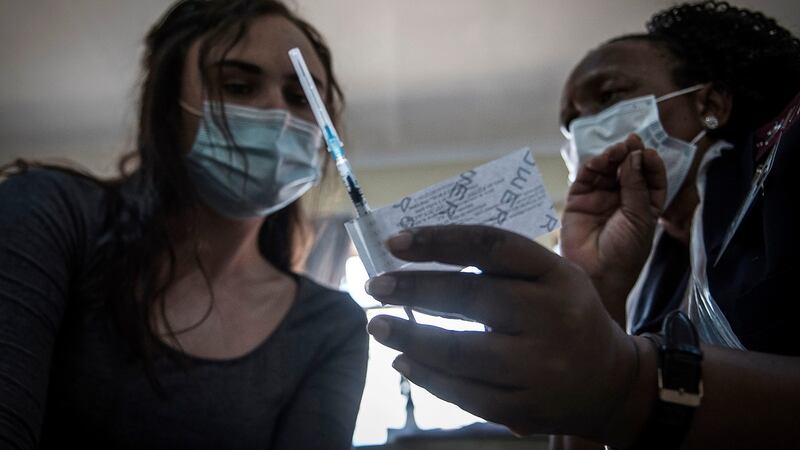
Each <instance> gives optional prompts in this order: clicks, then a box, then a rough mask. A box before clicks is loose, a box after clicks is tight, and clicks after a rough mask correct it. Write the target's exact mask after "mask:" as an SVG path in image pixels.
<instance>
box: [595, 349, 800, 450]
mask: <svg viewBox="0 0 800 450" xmlns="http://www.w3.org/2000/svg"><path fill="white" fill-rule="evenodd" d="M634 339H636V340H638V341H639V342H638V343H637V345H638V347H639V350H640V363H641V366H640V369H641V370H640V377H639V379H638V380H637V382H636V383H635V385H634V386H633V387H632V389H633V390H632V392H631V396H630V399H629V401H627V402H626V403H625V406H624V407H623V408H622V409H621V411H620V414H618V415H617V417H614V418H612V421H611V423H610V424H609V427H608V430H607V432H608V435H607V442H609V443H610V444H614V445H615V446H618V447H620V448H626V447H628V446H630V445H631V444H632V443H633V442H634V441H635V439H636V438H637V436H638V435H639V434H640V433H641V430H643V429H644V424H645V421H644V420H643V419H642V418H643V417H649V415H650V412H651V411H652V407H653V404H654V400H655V397H656V395H657V386H656V383H657V375H656V361H657V355H656V350H655V349H654V348H653V346H652V345H649V344H648V343H646V342H641V341H642V339H643V338H639V337H635V338H634ZM703 352H704V357H703V375H702V378H703V389H704V396H703V399H702V404H701V405H700V406H699V407H698V408H697V410H696V411H695V414H694V418H693V420H692V424H691V427H690V429H689V431H688V434H687V438H686V441H685V443H684V446H683V448H684V449H686V450H690V449H707V448H725V449H752V448H775V449H778V448H792V447H796V446H797V443H798V442H800V426H798V424H797V419H798V413H799V412H800V358H796V357H787V356H780V355H770V354H765V353H757V352H744V351H738V350H731V349H725V348H721V347H713V346H706V347H704V348H703Z"/></svg>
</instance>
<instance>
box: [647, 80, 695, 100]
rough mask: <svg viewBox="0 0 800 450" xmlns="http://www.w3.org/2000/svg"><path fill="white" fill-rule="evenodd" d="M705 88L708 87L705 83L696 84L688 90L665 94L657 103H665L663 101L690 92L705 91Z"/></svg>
mask: <svg viewBox="0 0 800 450" xmlns="http://www.w3.org/2000/svg"><path fill="white" fill-rule="evenodd" d="M705 86H706V85H705V83H700V84H695V85H694V86H689V87H687V88H683V89H679V90H677V91H674V92H670V93H669V94H664V95H662V96H661V97H658V98H657V99H656V103H659V102H663V101H666V100H669V99H671V98H675V97H678V96H681V95H683V94H688V93H690V92H694V91H699V90H700V89H703V88H704V87H705Z"/></svg>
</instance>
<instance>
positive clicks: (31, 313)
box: [0, 169, 367, 449]
mask: <svg viewBox="0 0 800 450" xmlns="http://www.w3.org/2000/svg"><path fill="white" fill-rule="evenodd" d="M106 195H107V194H106V192H105V190H104V189H103V188H101V187H100V186H99V185H97V184H96V183H94V182H92V181H89V180H84V179H81V178H80V177H76V176H73V175H68V174H66V173H62V172H59V171H53V170H41V169H37V170H32V171H31V172H29V173H27V174H24V175H19V176H15V177H12V178H10V179H8V180H7V181H5V182H3V183H2V184H0V448H7V447H9V448H35V447H37V446H41V447H44V448H49V447H58V448H70V447H72V445H71V444H76V445H77V446H78V447H79V448H86V447H87V446H103V447H105V448H193V449H202V448H226V449H237V448H261V449H267V448H274V449H317V448H332V449H340V448H349V447H350V442H351V435H352V432H353V428H354V424H355V417H356V413H357V411H358V405H359V400H360V398H361V393H362V390H363V383H364V378H365V373H366V359H367V336H366V331H365V317H364V313H363V312H362V311H361V310H360V309H359V308H358V306H357V305H356V304H355V303H354V302H353V301H352V299H350V298H349V297H348V296H347V295H346V294H343V293H341V292H337V291H332V290H330V289H326V288H323V287H321V286H319V285H317V284H315V283H313V282H312V281H310V280H308V279H306V278H303V277H299V276H298V277H296V280H297V282H298V290H297V297H296V299H295V302H294V304H293V306H292V307H291V309H290V311H289V312H288V314H287V316H286V317H285V319H284V320H283V322H282V323H281V324H280V325H279V327H278V328H277V329H276V330H275V331H274V333H273V334H272V335H271V336H270V337H269V338H268V339H267V340H265V341H264V342H263V343H261V344H260V345H258V346H257V347H256V348H255V349H254V350H253V351H251V352H249V353H248V354H246V355H244V356H242V357H239V358H235V359H230V360H225V361H212V360H203V359H199V358H191V357H189V364H181V363H179V362H178V361H176V360H175V359H174V358H168V357H165V356H164V355H162V356H161V357H158V358H157V359H156V360H155V373H156V375H157V377H158V380H159V381H160V382H161V384H162V385H163V387H164V389H165V391H166V392H167V397H166V398H161V397H159V396H158V395H157V394H156V392H155V391H154V390H153V388H152V386H151V385H150V384H149V382H148V380H147V378H146V376H145V372H144V369H143V368H142V362H141V360H139V359H138V358H135V357H132V356H131V353H130V351H129V350H128V349H129V345H128V344H127V342H125V340H124V339H123V338H122V336H121V335H120V334H119V333H118V332H117V330H116V328H115V327H114V326H113V325H112V321H111V315H110V312H109V311H108V310H107V309H106V307H105V306H103V305H102V304H100V305H98V304H96V303H92V302H87V301H85V299H86V298H88V297H89V296H88V295H86V294H87V290H88V289H91V286H88V283H86V282H85V280H87V279H88V276H89V275H91V274H92V273H93V271H96V270H102V268H101V267H97V264H96V263H94V262H95V261H97V260H98V258H97V256H98V255H96V254H95V253H96V242H97V238H98V237H99V235H100V234H101V232H102V230H101V227H102V223H103V220H102V218H103V217H104V214H105V210H104V205H105V199H106V197H105V196H106ZM163 350H164V352H169V351H174V350H170V349H169V348H168V347H167V346H166V345H164V346H163ZM164 352H162V353H164Z"/></svg>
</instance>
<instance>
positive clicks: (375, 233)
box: [346, 148, 560, 276]
mask: <svg viewBox="0 0 800 450" xmlns="http://www.w3.org/2000/svg"><path fill="white" fill-rule="evenodd" d="M448 224H483V225H491V226H495V227H498V228H503V229H506V230H510V231H513V232H515V233H518V234H521V235H523V236H526V237H528V238H530V239H534V238H536V237H537V236H540V235H542V234H544V233H547V232H550V231H553V230H555V229H556V228H558V227H559V226H560V224H559V220H558V216H557V213H556V211H555V208H554V206H553V202H552V201H551V200H550V197H549V196H548V195H547V191H546V190H545V187H544V184H543V183H542V176H541V174H540V173H539V169H538V167H537V166H536V162H535V161H534V158H533V155H532V154H531V152H530V150H529V149H527V148H525V149H521V150H517V151H515V152H513V153H511V154H509V155H507V156H504V157H502V158H499V159H496V160H494V161H491V162H489V163H486V164H484V165H482V166H479V167H476V168H474V169H472V170H468V171H466V172H464V173H462V174H460V175H458V176H455V177H453V178H450V179H448V180H445V181H442V182H440V183H437V184H435V185H433V186H431V187H429V188H427V189H424V190H422V191H419V192H417V193H415V194H412V195H410V196H407V197H405V198H403V199H401V200H400V201H398V202H396V203H394V204H392V205H389V206H385V207H383V208H380V209H377V210H375V211H373V212H372V213H370V214H369V215H368V216H366V217H362V218H359V219H356V220H354V221H351V222H348V223H347V224H346V226H347V230H348V232H349V233H350V237H351V238H352V239H353V242H354V243H355V245H356V249H357V250H358V253H359V256H360V257H361V259H362V260H363V261H364V265H365V266H366V267H367V272H368V273H369V274H370V276H374V275H377V274H379V273H383V272H385V271H389V270H398V269H400V268H403V267H404V266H406V265H407V263H405V262H403V261H400V260H398V259H396V258H394V257H392V256H391V255H390V254H389V253H388V251H387V250H386V249H385V248H384V247H383V245H382V243H383V242H384V241H385V240H386V239H387V238H389V237H390V236H392V235H394V234H396V233H398V232H400V231H402V230H404V229H407V228H411V227H415V226H426V225H448ZM365 256H366V257H365ZM370 266H371V267H370ZM413 266H415V267H414V268H419V264H414V265H413Z"/></svg>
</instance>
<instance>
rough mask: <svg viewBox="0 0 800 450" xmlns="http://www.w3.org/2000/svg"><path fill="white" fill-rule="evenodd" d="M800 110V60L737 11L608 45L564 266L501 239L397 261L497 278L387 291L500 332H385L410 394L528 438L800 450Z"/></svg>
mask: <svg viewBox="0 0 800 450" xmlns="http://www.w3.org/2000/svg"><path fill="white" fill-rule="evenodd" d="M799 91H800V40H798V39H797V37H795V36H793V35H792V34H791V33H790V32H789V31H788V30H786V29H785V28H783V27H781V26H779V25H778V24H777V23H776V22H775V20H773V19H770V18H767V17H765V16H764V15H763V14H761V13H758V12H754V11H750V10H748V9H744V8H736V7H733V6H731V5H729V4H728V3H725V2H717V1H704V2H700V3H690V4H681V5H676V6H674V7H671V8H669V9H668V10H666V11H663V12H661V13H659V14H656V15H655V16H654V17H653V18H652V19H651V21H650V22H649V25H648V32H647V33H642V34H636V35H628V36H622V37H619V38H616V39H612V40H611V41H608V42H605V43H603V44H601V45H600V46H599V47H597V48H596V49H594V50H592V51H591V52H589V53H588V54H587V55H586V56H585V57H584V58H583V59H582V60H581V61H580V62H579V63H578V65H577V66H576V67H575V69H574V70H573V71H572V73H571V74H570V76H569V78H568V79H567V80H566V83H565V86H564V90H563V96H562V105H561V122H562V125H563V127H564V128H565V129H566V131H567V132H566V135H567V136H568V139H569V147H568V149H567V150H566V151H565V153H566V154H567V160H568V161H569V162H570V165H571V166H572V169H573V170H574V172H575V173H574V175H575V179H574V183H573V184H572V186H571V188H570V191H569V194H568V198H567V202H566V208H565V212H564V216H563V220H562V223H563V228H562V230H561V237H562V242H561V249H562V253H563V256H564V257H563V258H562V257H559V256H558V255H555V254H553V253H552V252H550V251H548V250H547V249H544V248H542V247H541V246H538V245H537V244H535V243H533V242H531V241H529V240H526V239H524V238H522V237H520V236H518V235H515V234H512V233H508V232H504V231H502V230H497V229H493V228H488V227H463V226H461V227H458V226H451V227H431V228H419V229H412V230H410V231H408V232H404V233H402V234H400V235H398V236H396V237H394V238H392V239H391V240H390V241H389V245H390V247H391V248H392V250H393V252H394V254H395V255H396V256H398V257H400V258H403V259H406V260H410V261H439V262H444V263H449V264H459V265H463V266H476V267H478V268H480V269H481V270H482V271H483V273H482V274H480V275H474V274H463V273H425V272H417V273H414V272H399V273H394V274H387V275H383V276H380V277H377V278H374V279H371V280H370V282H369V284H368V291H369V292H370V293H372V294H373V295H375V296H376V297H378V298H379V299H380V300H381V301H383V302H387V303H393V304H401V305H410V306H421V307H428V308H431V309H435V310H439V311H449V312H456V313H460V314H463V315H465V316H468V317H472V318H474V319H477V320H479V321H480V322H482V323H485V324H487V325H489V326H490V327H491V329H492V332H490V333H454V332H450V331H447V330H441V329H436V328H433V327H426V326H420V325H417V324H413V323H409V322H407V321H403V320H400V319H397V318H392V317H376V318H374V319H373V320H372V321H371V322H370V325H369V327H370V328H369V329H370V333H372V334H373V335H374V336H375V337H376V339H378V340H379V341H380V342H382V343H385V344H386V345H389V346H391V347H393V348H395V349H398V350H400V351H401V352H403V354H402V355H400V356H399V357H398V358H397V359H396V360H395V363H394V365H395V367H396V368H397V369H398V370H399V371H400V372H401V373H403V374H404V375H405V376H407V377H408V378H409V380H411V381H412V382H414V383H416V384H419V385H421V386H424V387H426V388H427V389H429V390H430V391H431V392H433V393H434V394H436V395H438V396H440V397H442V398H444V399H447V400H449V401H452V402H454V403H457V404H459V405H461V406H462V407H464V408H465V409H467V410H468V411H471V412H473V413H475V414H478V415H480V416H482V417H484V418H486V419H489V420H493V421H496V422H499V423H503V424H506V425H508V426H509V427H511V428H512V429H513V430H515V431H517V432H519V433H521V434H527V433H551V434H556V435H564V434H567V435H569V434H571V435H577V436H580V437H582V438H585V439H588V440H590V441H593V442H595V443H598V444H600V445H598V444H592V445H593V446H594V448H599V447H602V444H608V445H611V446H614V447H615V448H616V447H618V448H635V449H678V448H683V449H709V448H715V449H716V448H720V449H739V448H741V449H753V448H770V449H777V448H797V445H798V442H800V429H799V428H798V426H797V410H798V408H797V405H798V404H800V358H798V357H799V356H800V334H798V333H797V318H798V316H799V315H800V306H798V305H800V303H798V301H797V299H796V297H795V295H796V294H794V292H796V285H797V277H798V274H800V271H799V270H798V264H797V249H798V248H800V243H798V233H797V229H798V228H800V223H798V220H797V214H796V210H797V200H796V195H794V194H795V193H796V192H797V188H796V185H797V182H796V180H795V174H794V168H796V167H797V161H798V154H799V153H798V150H800V93H799ZM654 242H655V244H654ZM626 307H627V311H626ZM625 326H627V328H628V329H629V330H630V332H631V333H632V334H635V335H633V336H632V335H629V334H626V333H625V331H624V327H625ZM555 444H559V442H555Z"/></svg>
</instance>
